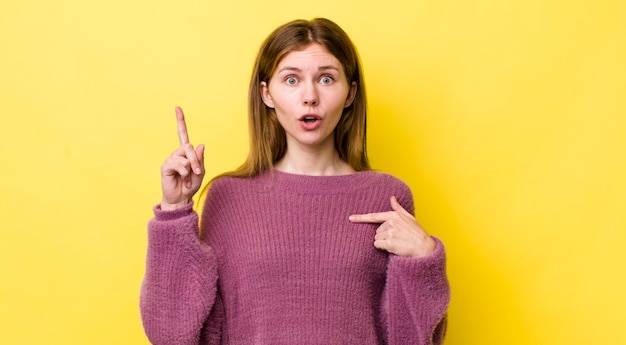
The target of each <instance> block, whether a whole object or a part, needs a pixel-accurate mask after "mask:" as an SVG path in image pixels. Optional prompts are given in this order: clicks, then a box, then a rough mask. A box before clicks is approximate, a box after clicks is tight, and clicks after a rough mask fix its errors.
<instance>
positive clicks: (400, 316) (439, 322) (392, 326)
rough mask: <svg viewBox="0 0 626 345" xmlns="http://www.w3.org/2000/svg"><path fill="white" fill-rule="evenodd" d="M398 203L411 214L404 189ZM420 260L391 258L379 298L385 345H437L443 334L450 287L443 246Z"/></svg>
mask: <svg viewBox="0 0 626 345" xmlns="http://www.w3.org/2000/svg"><path fill="white" fill-rule="evenodd" d="M398 199H399V201H400V203H401V204H402V205H403V206H404V207H405V209H406V210H407V211H409V212H410V213H411V214H413V213H414V205H413V197H412V194H411V192H410V190H409V189H408V187H406V190H405V193H402V194H401V195H400V196H399V198H398ZM432 238H433V239H434V240H435V243H436V247H435V250H434V251H433V252H432V253H430V254H429V255H427V256H424V257H420V258H410V257H402V256H397V255H393V254H391V255H390V256H389V262H388V264H387V279H386V283H385V290H384V291H383V296H382V308H381V310H382V314H383V315H382V320H383V324H384V328H385V333H386V338H387V344H389V345H405V344H418V345H440V344H442V343H443V339H444V336H445V331H446V324H447V314H446V313H447V310H448V306H449V304H450V285H449V282H448V278H447V274H446V257H445V247H444V245H443V242H442V241H441V240H440V239H439V238H437V237H434V236H432Z"/></svg>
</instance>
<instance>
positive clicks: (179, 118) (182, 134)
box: [176, 107, 189, 146]
mask: <svg viewBox="0 0 626 345" xmlns="http://www.w3.org/2000/svg"><path fill="white" fill-rule="evenodd" d="M176 123H177V124H178V141H180V146H183V145H185V144H187V143H189V135H188V134H187V124H186V123H185V114H183V110H182V109H181V108H180V107H176Z"/></svg>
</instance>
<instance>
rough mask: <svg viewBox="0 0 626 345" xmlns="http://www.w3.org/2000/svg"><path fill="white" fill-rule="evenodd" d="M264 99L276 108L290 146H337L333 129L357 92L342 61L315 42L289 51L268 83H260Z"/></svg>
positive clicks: (316, 147)
mask: <svg viewBox="0 0 626 345" xmlns="http://www.w3.org/2000/svg"><path fill="white" fill-rule="evenodd" d="M261 93H262V95H261V96H262V98H263V102H264V103H265V104H266V105H267V106H268V107H270V108H274V110H275V111H276V116H277V117H278V121H279V122H280V124H281V126H282V127H283V128H284V129H285V132H286V134H287V147H288V148H289V147H293V145H298V146H300V147H301V148H309V149H311V148H313V149H318V148H323V147H327V146H332V147H333V148H334V136H333V132H334V130H335V127H336V126H337V123H338V122H339V119H340V118H341V114H342V112H343V109H344V108H346V107H348V106H350V104H352V101H353V100H354V96H355V94H356V83H355V82H352V83H349V82H348V80H347V79H346V76H345V73H344V68H343V66H342V64H341V63H340V62H339V60H337V58H336V57H335V56H333V55H332V54H331V53H330V52H328V50H326V48H324V47H323V46H321V45H319V44H317V43H312V44H310V45H308V46H306V47H305V48H304V49H301V50H296V51H292V52H290V53H289V54H287V55H286V56H285V57H284V58H283V59H282V60H281V61H280V63H279V64H278V66H277V67H276V71H275V72H274V74H273V75H272V78H271V79H270V80H269V82H267V83H266V82H261Z"/></svg>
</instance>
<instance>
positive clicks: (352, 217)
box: [348, 216, 356, 221]
mask: <svg viewBox="0 0 626 345" xmlns="http://www.w3.org/2000/svg"><path fill="white" fill-rule="evenodd" d="M348 219H349V220H350V221H354V220H356V216H350V217H348Z"/></svg>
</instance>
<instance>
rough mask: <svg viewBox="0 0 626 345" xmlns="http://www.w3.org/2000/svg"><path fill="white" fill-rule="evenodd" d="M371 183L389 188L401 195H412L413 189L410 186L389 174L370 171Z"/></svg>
mask: <svg viewBox="0 0 626 345" xmlns="http://www.w3.org/2000/svg"><path fill="white" fill-rule="evenodd" d="M367 173H368V174H369V176H370V179H371V182H372V183H375V184H376V185H379V186H381V187H384V188H388V189H390V190H392V191H397V192H398V193H401V194H409V195H410V194H411V188H410V187H409V185H408V184H407V183H406V182H404V181H403V180H401V179H400V178H398V177H396V176H394V175H391V174H389V173H385V172H380V171H374V170H371V171H368V172H367Z"/></svg>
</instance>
